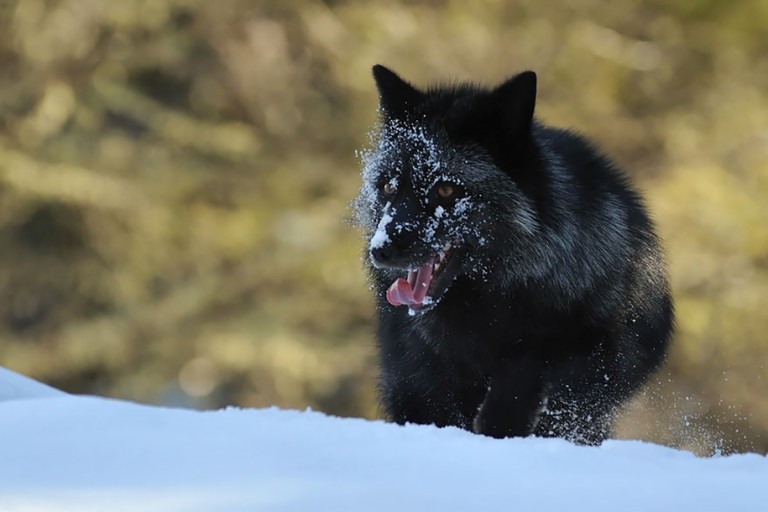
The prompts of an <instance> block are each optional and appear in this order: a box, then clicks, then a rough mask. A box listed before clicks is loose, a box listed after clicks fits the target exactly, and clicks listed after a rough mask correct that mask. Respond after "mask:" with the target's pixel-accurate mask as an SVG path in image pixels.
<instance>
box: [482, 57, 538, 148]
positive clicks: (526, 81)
mask: <svg viewBox="0 0 768 512" xmlns="http://www.w3.org/2000/svg"><path fill="white" fill-rule="evenodd" d="M492 96H493V100H494V103H495V106H496V108H498V110H497V112H499V114H500V115H501V116H503V119H501V123H502V126H504V127H505V128H506V130H507V132H508V134H509V135H513V136H514V135H521V134H523V133H527V132H528V131H529V130H530V128H531V122H532V121H533V110H534V108H535V106H536V73H534V72H533V71H523V72H522V73H520V74H519V75H515V76H514V77H512V78H510V79H509V80H507V81H506V82H504V83H503V84H501V85H500V86H498V87H497V88H496V89H494V91H493V92H492Z"/></svg>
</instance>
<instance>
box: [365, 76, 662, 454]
mask: <svg viewBox="0 0 768 512" xmlns="http://www.w3.org/2000/svg"><path fill="white" fill-rule="evenodd" d="M374 77H375V79H376V84H377V86H378V89H379V93H380V99H381V102H380V113H381V124H380V129H379V131H378V133H377V136H376V139H375V141H374V147H373V148H372V149H371V150H370V151H368V152H367V153H365V155H364V170H363V187H362V190H361V193H360V196H359V198H358V200H357V204H356V208H357V217H358V220H359V222H360V224H361V225H362V226H363V227H364V229H365V230H366V232H367V235H368V236H369V238H370V239H371V242H370V244H369V249H370V250H369V252H370V257H369V258H367V261H368V262H369V268H370V273H371V276H372V278H373V282H374V290H375V292H376V299H377V305H378V313H379V328H378V341H379V353H380V370H381V385H380V387H381V401H382V404H383V406H384V409H385V410H386V412H387V414H388V415H389V416H390V417H391V419H392V420H394V421H396V422H398V423H405V422H414V423H429V424H435V425H438V426H444V425H455V426H459V427H461V428H465V429H468V430H473V431H475V432H478V433H481V434H486V435H490V436H494V437H509V436H527V435H530V434H535V435H538V436H557V437H564V438H567V439H570V440H573V441H576V442H581V443H590V444H594V443H599V442H601V441H602V440H604V439H605V438H606V437H607V436H609V435H610V432H611V427H612V423H613V418H614V415H615V412H616V410H617V407H618V406H619V405H621V404H622V402H624V401H625V400H626V399H627V398H628V397H629V396H630V395H631V394H632V393H633V392H634V391H636V390H637V389H638V387H639V386H640V385H641V384H642V383H643V382H644V381H645V380H646V379H647V377H648V376H649V374H650V373H651V372H652V371H654V370H655V369H656V368H657V367H658V366H659V364H660V363H661V362H662V360H663V359H664V356H665V352H666V347H667V344H668V342H669V339H670V337H671V333H672V329H673V307H672V301H671V298H670V293H669V287H668V284H667V277H666V270H665V266H664V262H663V258H662V255H661V251H660V249H659V243H658V240H657V237H656V235H655V234H654V231H653V226H652V223H651V221H650V220H649V218H648V215H647V213H646V210H645V207H644V206H643V203H642V201H641V198H640V197H639V195H638V194H637V192H636V191H635V190H634V189H633V188H632V187H631V186H630V184H629V183H628V181H627V178H626V177H625V176H624V174H623V173H622V172H620V171H619V170H618V169H616V168H615V167H614V165H613V164H612V163H611V162H610V161H609V160H608V159H607V158H605V157H604V156H602V155H601V154H600V153H598V152H597V151H596V150H595V148H594V147H593V146H592V145H591V144H590V143H589V142H587V141H586V140H585V139H584V138H582V137H580V136H579V135H576V134H574V133H572V132H569V131H564V130H559V129H553V128H548V127H545V126H543V125H541V124H539V123H538V122H537V121H535V119H534V118H533V111H534V105H535V97H536V75H535V74H534V73H533V72H530V71H529V72H524V73H521V74H519V75H517V76H515V77H513V78H511V79H510V80H508V81H507V82H505V83H503V84H501V85H500V86H498V87H496V88H493V89H486V88H482V87H479V86H474V85H469V84H460V85H455V86H445V87H435V88H431V89H428V90H420V89H417V88H415V87H413V86H412V85H410V84H408V83H406V82H405V81H403V80H402V79H400V78H399V77H398V76H397V75H396V74H394V73H392V72H391V71H389V70H388V69H386V68H384V67H382V66H375V67H374ZM446 184H447V185H448V186H449V188H448V189H445V188H443V189H440V187H441V186H442V187H445V185H446ZM446 190H448V192H450V193H451V195H450V196H449V197H447V198H446V197H443V195H445V194H447V192H446ZM441 193H443V195H441ZM448 247H450V248H449V249H446V248H448ZM430 258H435V261H440V262H442V261H443V260H442V259H441V258H445V260H446V261H445V265H444V266H443V267H442V268H441V269H440V271H439V272H440V273H439V274H436V276H437V277H435V278H434V280H433V281H432V282H431V284H430V288H429V289H430V293H429V297H430V298H429V299H426V300H425V301H424V303H423V304H414V305H412V306H393V305H391V304H390V303H389V302H388V301H387V299H386V294H387V289H388V288H389V287H390V286H391V285H392V283H393V282H394V281H395V280H396V279H397V278H400V277H405V274H406V273H407V271H408V270H409V269H410V270H412V269H415V268H417V267H420V266H424V265H425V264H426V263H427V262H429V261H433V260H431V259H430ZM414 275H415V274H414ZM406 288H407V287H406ZM433 288H434V289H433Z"/></svg>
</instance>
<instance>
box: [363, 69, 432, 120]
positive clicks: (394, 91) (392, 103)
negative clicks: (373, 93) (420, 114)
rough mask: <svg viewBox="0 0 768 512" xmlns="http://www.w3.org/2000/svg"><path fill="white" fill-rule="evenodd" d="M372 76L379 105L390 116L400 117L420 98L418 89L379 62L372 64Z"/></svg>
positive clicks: (420, 94) (410, 109) (411, 108)
mask: <svg viewBox="0 0 768 512" xmlns="http://www.w3.org/2000/svg"><path fill="white" fill-rule="evenodd" d="M373 78H374V80H375V81H376V88H377V89H378V90H379V105H380V106H381V109H382V110H383V111H384V113H385V114H387V115H389V116H391V117H395V118H398V117H402V116H403V114H405V113H406V112H409V111H412V110H413V107H414V106H415V105H416V104H417V103H419V102H420V101H421V99H422V93H421V92H420V91H419V90H418V89H416V88H415V87H414V86H412V85H411V84H409V83H408V82H406V81H405V80H403V79H402V78H400V77H399V76H397V74H395V73H394V72H392V71H390V70H389V69H387V68H385V67H384V66H382V65H380V64H376V65H375V66H373Z"/></svg>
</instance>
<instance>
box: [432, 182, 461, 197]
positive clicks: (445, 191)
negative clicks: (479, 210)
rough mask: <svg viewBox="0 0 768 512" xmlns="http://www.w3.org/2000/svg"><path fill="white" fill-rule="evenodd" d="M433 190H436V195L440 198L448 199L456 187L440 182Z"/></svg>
mask: <svg viewBox="0 0 768 512" xmlns="http://www.w3.org/2000/svg"><path fill="white" fill-rule="evenodd" d="M435 192H437V196H438V197H440V198H441V199H450V198H451V197H453V194H455V193H456V187H454V186H453V185H451V184H450V183H440V184H439V185H437V187H436V188H435Z"/></svg>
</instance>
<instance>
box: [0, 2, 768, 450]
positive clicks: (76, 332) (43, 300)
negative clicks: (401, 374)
mask: <svg viewBox="0 0 768 512" xmlns="http://www.w3.org/2000/svg"><path fill="white" fill-rule="evenodd" d="M766 27H768V2H765V1H763V0H752V1H748V0H745V1H737V2H724V1H723V2H716V1H710V0H643V1H640V0H630V1H625V2H605V1H601V0H560V1H547V2H543V1H540V0H525V1H515V2H510V1H501V0H482V1H475V2H467V1H464V0H443V1H440V0H431V1H427V0H424V1H410V2H393V1H378V2H352V1H341V0H338V1H330V0H329V1H326V2H319V1H309V0H304V1H290V2H287V1H280V0H274V1H268V0H264V1H246V0H221V1H216V2H211V1H206V0H121V1H119V2H118V1H107V0H17V1H13V0H5V1H0V365H2V366H5V367H8V368H10V369H13V370H15V371H18V372H21V373H24V374H26V375H29V376H31V377H34V378H37V379H40V380H42V381H45V382H47V383H50V384H52V385H54V386H57V387H60V388H62V389H64V390H66V391H70V392H75V393H89V394H98V395H105V396H111V397H119V398H127V399H131V400H138V401H142V402H150V403H161V404H172V405H182V406H192V407H201V408H214V407H222V406H225V405H237V406H242V407H264V406H271V405H277V406H279V407H285V408H302V409H303V408H305V407H312V408H313V409H317V410H321V411H325V412H328V413H332V414H337V415H342V416H362V417H367V418H374V417H377V416H378V414H379V411H378V408H377V405H376V389H375V383H376V369H375V353H374V341H373V306H372V300H371V294H370V290H369V288H368V284H367V282H366V278H365V275H364V272H363V268H362V264H361V259H360V255H361V248H362V246H363V241H362V240H361V238H360V233H359V232H357V231H356V230H355V228H354V227H353V226H352V225H351V224H350V222H349V217H350V211H349V209H348V205H349V203H350V201H351V200H352V199H353V197H354V195H355V193H356V190H357V187H358V185H359V162H358V160H357V157H356V156H355V150H356V149H358V148H361V147H365V145H366V144H367V133H368V131H369V129H370V126H371V125H372V123H373V122H374V121H375V118H376V117H375V108H376V100H377V98H376V94H375V89H374V86H373V82H372V79H371V73H370V68H371V66H372V65H373V64H375V63H382V64H386V65H388V66H390V67H392V68H393V69H394V70H396V71H397V72H399V73H401V74H402V75H403V76H404V77H406V78H407V79H409V80H412V81H413V82H414V83H415V84H417V85H426V84H428V83H430V82H431V81H434V80H464V79H469V80H473V81H478V82H483V83H489V84H491V83H494V82H498V81H500V80H503V79H504V78H506V77H508V76H509V75H511V74H513V73H514V72H516V71H520V70H523V69H534V70H535V71H537V72H538V74H539V105H538V110H537V112H538V115H539V117H540V118H541V119H542V120H544V121H545V122H548V123H550V124H553V125H558V126H565V127H573V128H577V129H578V130H580V131H581V132H583V133H585V134H587V135H589V136H591V137H593V138H595V139H597V140H598V141H600V143H601V145H602V146H603V147H604V148H605V149H606V150H607V151H608V152H609V153H610V154H611V155H613V156H614V157H615V159H616V160H617V161H618V162H619V163H620V164H621V165H622V166H624V167H625V168H627V169H628V170H629V171H630V174H631V176H632V177H633V178H634V180H635V181H636V182H637V183H638V184H639V186H640V187H641V188H642V189H643V190H644V192H645V194H646V196H647V200H648V203H649V205H650V207H651V209H652V211H653V215H654V217H655V219H656V220H657V222H658V225H659V230H660V232H661V234H662V236H663V238H664V239H665V241H666V247H667V250H668V251H667V252H668V259H669V263H670V265H669V266H670V270H671V274H672V280H673V284H674V294H675V297H676V302H677V309H678V317H679V320H678V333H677V336H676V339H675V343H674V347H673V349H672V352H671V356H670V359H669V362H668V364H667V365H666V367H665V368H664V369H663V370H662V371H661V372H660V373H659V374H658V376H657V377H656V378H655V379H654V381H653V382H652V383H651V386H650V387H649V389H648V390H647V391H646V392H645V393H643V394H642V395H641V396H639V397H638V398H637V400H636V401H635V402H633V403H632V404H631V406H630V407H628V409H627V411H626V414H625V415H624V418H623V419H622V422H621V427H620V429H619V435H620V436H621V437H632V438H642V439H647V440H653V441H657V442H662V443H665V444H669V445H672V446H678V447H683V448H686V449H691V450H694V451H696V452H698V453H719V452H728V451H733V450H737V451H744V450H756V451H759V452H765V451H766V450H768V334H767V333H768V94H767V93H766V91H768V58H766V56H767V55H768V29H767V28H766Z"/></svg>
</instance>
